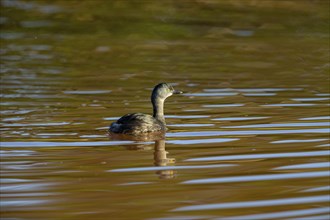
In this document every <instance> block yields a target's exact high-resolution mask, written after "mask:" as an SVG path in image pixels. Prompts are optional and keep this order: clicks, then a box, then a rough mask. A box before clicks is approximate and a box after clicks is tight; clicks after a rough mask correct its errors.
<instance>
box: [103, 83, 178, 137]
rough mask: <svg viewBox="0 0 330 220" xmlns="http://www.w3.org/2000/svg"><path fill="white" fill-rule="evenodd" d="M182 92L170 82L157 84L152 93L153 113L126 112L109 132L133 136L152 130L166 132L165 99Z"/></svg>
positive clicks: (112, 125)
mask: <svg viewBox="0 0 330 220" xmlns="http://www.w3.org/2000/svg"><path fill="white" fill-rule="evenodd" d="M182 93H183V92H182V91H179V90H175V89H174V88H173V87H172V86H171V85H170V84H168V83H160V84H158V85H156V86H155V87H154V89H153V91H152V93H151V103H152V107H153V115H149V114H144V113H132V114H126V115H124V116H123V117H121V118H119V119H118V120H117V121H116V122H113V123H112V124H111V125H110V127H109V132H112V133H115V134H127V135H133V136H134V135H143V134H148V133H152V132H162V133H164V132H166V130H167V128H166V122H165V118H164V102H165V99H166V98H168V97H169V96H171V95H173V94H182Z"/></svg>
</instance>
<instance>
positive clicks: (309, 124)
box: [223, 122, 330, 128]
mask: <svg viewBox="0 0 330 220" xmlns="http://www.w3.org/2000/svg"><path fill="white" fill-rule="evenodd" d="M329 125H330V124H329V122H306V123H278V124H275V123H274V124H254V125H239V126H223V128H276V127H318V126H329Z"/></svg>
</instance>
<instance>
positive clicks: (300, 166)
mask: <svg viewBox="0 0 330 220" xmlns="http://www.w3.org/2000/svg"><path fill="white" fill-rule="evenodd" d="M328 167H330V162H320V163H304V164H295V165H289V166H281V167H276V168H274V169H273V170H286V169H310V168H328Z"/></svg>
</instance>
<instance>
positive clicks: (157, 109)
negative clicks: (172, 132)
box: [151, 99, 166, 125]
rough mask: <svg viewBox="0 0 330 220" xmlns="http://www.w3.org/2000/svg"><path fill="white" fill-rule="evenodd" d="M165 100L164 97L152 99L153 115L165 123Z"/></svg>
mask: <svg viewBox="0 0 330 220" xmlns="http://www.w3.org/2000/svg"><path fill="white" fill-rule="evenodd" d="M164 101H165V100H163V99H155V100H151V102H152V106H153V117H154V118H156V119H158V120H159V121H161V122H162V123H163V124H164V125H165V124H166V123H165V118H164Z"/></svg>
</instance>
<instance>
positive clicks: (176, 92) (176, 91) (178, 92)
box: [173, 90, 183, 94]
mask: <svg viewBox="0 0 330 220" xmlns="http://www.w3.org/2000/svg"><path fill="white" fill-rule="evenodd" d="M182 93H183V92H182V91H179V90H174V91H173V94H182Z"/></svg>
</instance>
